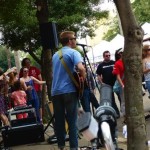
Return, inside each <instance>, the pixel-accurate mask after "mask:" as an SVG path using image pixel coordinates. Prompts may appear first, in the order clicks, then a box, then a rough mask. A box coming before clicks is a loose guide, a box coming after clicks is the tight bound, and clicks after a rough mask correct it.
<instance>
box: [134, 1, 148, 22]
mask: <svg viewBox="0 0 150 150" xmlns="http://www.w3.org/2000/svg"><path fill="white" fill-rule="evenodd" d="M132 5H133V8H134V10H133V11H134V13H135V16H136V19H137V21H138V22H139V23H140V24H143V23H145V22H150V15H149V14H150V9H149V8H150V1H149V0H135V1H134V3H133V4H132Z"/></svg>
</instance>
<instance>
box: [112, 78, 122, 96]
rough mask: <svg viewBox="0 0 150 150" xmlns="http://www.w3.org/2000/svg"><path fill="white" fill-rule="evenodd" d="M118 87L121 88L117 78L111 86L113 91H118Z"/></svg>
mask: <svg viewBox="0 0 150 150" xmlns="http://www.w3.org/2000/svg"><path fill="white" fill-rule="evenodd" d="M120 88H121V85H120V83H119V82H118V80H116V81H115V84H114V86H113V92H115V93H120Z"/></svg>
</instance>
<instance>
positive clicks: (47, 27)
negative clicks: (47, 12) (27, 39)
mask: <svg viewBox="0 0 150 150" xmlns="http://www.w3.org/2000/svg"><path fill="white" fill-rule="evenodd" d="M39 26H40V35H41V43H42V46H43V49H44V50H46V49H51V50H53V49H55V48H57V47H58V38H57V29H56V24H55V23H54V22H48V23H42V24H40V25H39Z"/></svg>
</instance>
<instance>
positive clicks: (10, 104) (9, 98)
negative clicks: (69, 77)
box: [0, 58, 46, 126]
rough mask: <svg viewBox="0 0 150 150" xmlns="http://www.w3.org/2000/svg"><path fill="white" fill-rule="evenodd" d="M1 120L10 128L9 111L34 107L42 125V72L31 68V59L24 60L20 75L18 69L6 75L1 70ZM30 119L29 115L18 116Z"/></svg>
mask: <svg viewBox="0 0 150 150" xmlns="http://www.w3.org/2000/svg"><path fill="white" fill-rule="evenodd" d="M0 76H1V78H0V119H1V121H2V123H3V125H4V126H9V125H10V122H9V120H8V118H7V115H6V114H7V110H8V109H11V108H15V107H18V106H19V107H20V108H21V107H25V106H32V107H34V108H35V112H36V119H37V121H38V122H40V123H42V114H41V113H40V109H41V90H42V86H41V85H42V84H45V83H46V82H45V81H42V77H41V72H40V70H39V69H38V68H36V67H34V66H31V62H30V59H29V58H24V59H23V60H22V68H21V69H20V72H19V74H18V73H17V68H15V67H13V68H11V69H8V71H6V72H5V73H4V72H3V71H2V69H0ZM27 117H30V116H29V114H27V113H23V114H17V115H16V118H17V119H23V118H27Z"/></svg>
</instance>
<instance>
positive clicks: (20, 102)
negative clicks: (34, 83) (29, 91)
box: [11, 80, 28, 119]
mask: <svg viewBox="0 0 150 150" xmlns="http://www.w3.org/2000/svg"><path fill="white" fill-rule="evenodd" d="M11 98H12V100H13V101H14V107H16V106H26V103H27V100H26V93H25V91H23V90H22V88H21V82H20V80H17V81H15V82H14V92H12V95H11ZM27 116H28V114H27V113H22V114H17V115H16V117H17V119H22V118H27Z"/></svg>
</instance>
